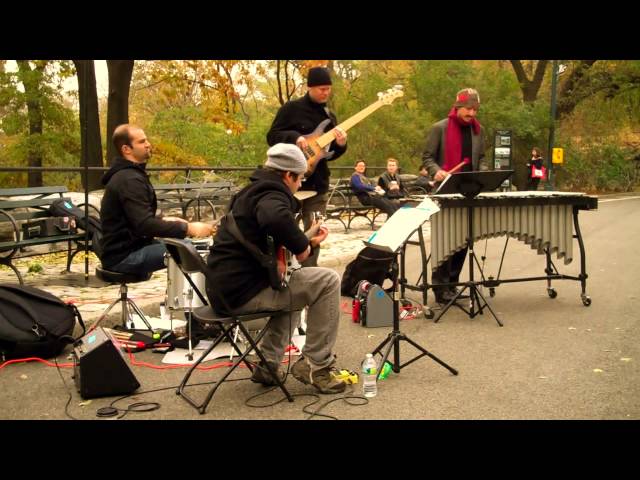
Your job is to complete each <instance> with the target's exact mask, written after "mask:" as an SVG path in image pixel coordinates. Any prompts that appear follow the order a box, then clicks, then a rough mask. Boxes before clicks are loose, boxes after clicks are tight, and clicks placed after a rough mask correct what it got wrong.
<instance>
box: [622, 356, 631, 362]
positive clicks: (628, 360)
mask: <svg viewBox="0 0 640 480" xmlns="http://www.w3.org/2000/svg"><path fill="white" fill-rule="evenodd" d="M620 361H621V362H630V361H631V359H630V358H629V357H622V358H621V359H620Z"/></svg>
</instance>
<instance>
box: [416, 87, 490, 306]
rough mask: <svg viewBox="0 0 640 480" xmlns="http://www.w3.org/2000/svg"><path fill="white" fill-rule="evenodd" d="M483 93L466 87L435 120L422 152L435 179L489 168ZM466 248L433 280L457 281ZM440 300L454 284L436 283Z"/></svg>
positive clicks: (451, 291) (450, 293) (449, 295)
mask: <svg viewBox="0 0 640 480" xmlns="http://www.w3.org/2000/svg"><path fill="white" fill-rule="evenodd" d="M479 108H480V95H478V92H477V91H476V90H474V89H473V88H464V89H462V90H460V91H459V92H458V93H457V95H456V101H455V103H454V104H453V107H452V108H451V111H450V112H449V115H448V116H447V118H445V119H444V120H440V121H439V122H437V123H435V124H434V125H433V127H431V130H430V132H429V135H428V137H427V146H426V148H425V151H424V153H423V155H422V165H423V168H425V169H426V170H427V172H428V173H429V175H430V176H431V177H432V178H433V179H434V180H435V181H436V182H442V181H443V180H444V179H445V178H446V177H447V176H448V175H449V172H450V171H452V170H453V171H455V172H465V171H476V170H488V169H489V167H488V165H487V162H486V160H485V158H484V135H483V128H482V126H481V125H480V123H479V122H478V121H477V120H476V115H477V114H478V109H479ZM466 255H467V249H466V248H463V249H462V250H460V251H459V252H456V253H455V254H453V255H452V256H451V257H450V258H449V260H448V261H446V262H444V263H443V264H442V265H441V266H440V267H439V268H438V269H437V270H436V271H434V273H433V277H432V280H431V281H432V283H433V284H439V283H458V281H459V278H460V272H461V271H462V267H463V265H464V259H465V258H466ZM433 291H434V294H435V297H436V301H437V302H438V303H448V302H449V300H451V299H452V298H453V297H454V296H455V295H456V289H455V287H434V289H433Z"/></svg>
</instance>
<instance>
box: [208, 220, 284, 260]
mask: <svg viewBox="0 0 640 480" xmlns="http://www.w3.org/2000/svg"><path fill="white" fill-rule="evenodd" d="M220 223H222V224H223V225H224V226H225V227H226V228H227V230H228V231H229V233H230V234H231V235H233V237H234V238H235V239H236V240H237V241H238V242H240V244H241V245H242V246H243V247H244V248H246V249H247V250H248V251H249V253H250V254H251V255H252V256H253V257H254V258H255V259H256V260H257V261H258V262H259V263H260V265H262V266H263V267H265V268H268V267H270V266H271V265H272V264H273V258H272V257H271V256H269V255H266V254H264V253H263V252H262V251H261V250H260V249H259V248H258V247H257V246H255V245H254V244H253V243H251V242H249V241H248V240H247V239H246V238H245V237H244V235H243V234H242V232H241V231H240V229H239V228H238V224H237V223H236V219H235V218H234V217H233V212H229V213H227V214H226V215H225V216H224V217H222V220H221V221H220Z"/></svg>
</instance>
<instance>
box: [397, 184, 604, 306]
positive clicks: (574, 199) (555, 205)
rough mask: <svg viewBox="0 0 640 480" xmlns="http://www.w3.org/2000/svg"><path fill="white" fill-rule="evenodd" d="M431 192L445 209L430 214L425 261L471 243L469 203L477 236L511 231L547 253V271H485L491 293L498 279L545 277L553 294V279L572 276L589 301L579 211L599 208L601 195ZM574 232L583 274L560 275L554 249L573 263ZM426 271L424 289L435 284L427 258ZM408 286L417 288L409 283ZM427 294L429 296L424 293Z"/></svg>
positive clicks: (483, 281) (434, 260)
mask: <svg viewBox="0 0 640 480" xmlns="http://www.w3.org/2000/svg"><path fill="white" fill-rule="evenodd" d="M422 198H424V197H422ZM429 198H431V199H432V200H434V201H436V202H437V203H438V205H439V207H440V209H441V210H440V211H439V212H437V213H435V214H434V215H433V216H432V217H431V219H430V221H431V254H430V257H429V258H428V259H427V263H428V262H429V261H430V262H431V269H432V270H435V269H436V268H438V267H439V266H440V265H442V263H443V262H445V261H447V260H448V259H449V257H451V255H453V254H454V253H455V252H457V251H459V250H461V249H463V248H465V247H466V246H467V239H468V236H469V217H468V214H469V212H468V209H469V208H470V207H471V208H473V218H472V222H473V226H472V229H473V241H474V242H476V241H479V240H483V239H489V238H494V237H499V236H507V237H509V238H514V239H517V240H519V241H522V242H524V243H525V244H527V245H530V246H531V248H532V249H533V250H535V251H536V252H537V253H538V254H541V255H546V258H547V268H546V269H545V273H546V276H538V277H528V278H518V279H500V278H499V274H498V278H496V279H494V278H492V277H489V278H488V279H487V278H485V277H484V275H483V274H482V272H481V279H479V280H478V281H477V283H478V284H479V285H482V286H485V287H489V288H490V292H491V296H493V295H494V293H495V292H494V288H495V287H496V286H498V285H499V284H500V283H508V282H521V281H532V280H547V282H548V284H547V289H548V293H549V296H551V297H552V298H554V297H555V296H556V292H555V290H554V289H553V288H551V280H557V279H569V280H577V281H580V282H581V284H582V294H581V298H582V302H583V303H584V305H586V306H588V305H590V304H591V299H590V298H589V297H588V296H587V295H586V279H587V273H586V255H585V250H584V242H583V240H582V235H581V233H580V226H579V224H578V212H579V211H580V210H595V209H597V208H598V199H597V197H594V196H589V195H586V194H584V193H574V192H546V191H544V192H543V191H540V192H534V191H529V192H491V193H481V194H479V195H478V196H476V197H474V198H471V199H467V198H465V197H463V196H462V195H458V194H455V195H433V196H430V197H429ZM574 230H575V234H574ZM574 238H575V239H577V241H578V246H579V249H580V274H579V275H578V276H577V277H573V276H568V275H561V274H560V273H559V272H558V270H557V269H556V268H555V265H553V262H552V261H551V254H553V253H555V254H556V256H557V258H559V259H563V260H564V263H565V265H566V264H569V263H571V261H572V260H573V239H574ZM507 241H508V239H507ZM505 250H506V244H505ZM423 257H424V254H423ZM503 259H504V252H503ZM501 267H502V261H501V265H500V268H501ZM423 277H424V283H423V284H422V285H420V287H421V289H423V290H424V291H425V292H426V289H428V288H430V287H432V285H429V284H428V283H427V282H426V268H425V262H424V261H423ZM407 287H409V288H410V289H414V290H418V289H419V288H415V287H414V286H410V285H407ZM423 299H424V301H426V295H424V298H423Z"/></svg>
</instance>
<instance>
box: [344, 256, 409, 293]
mask: <svg viewBox="0 0 640 480" xmlns="http://www.w3.org/2000/svg"><path fill="white" fill-rule="evenodd" d="M394 256H395V254H393V253H388V252H383V251H382V250H377V249H375V248H372V247H365V248H363V249H362V250H360V252H359V253H358V256H357V257H356V258H355V259H354V260H353V261H351V262H350V263H349V264H348V265H347V267H346V268H345V270H344V273H343V274H342V283H341V285H340V293H342V295H344V296H345V297H355V296H356V293H357V290H358V284H359V283H360V281H361V280H367V281H369V283H375V284H376V285H380V286H382V284H383V283H384V281H385V279H387V278H388V279H389V280H391V281H392V282H395V281H396V278H397V276H398V275H397V273H396V274H395V275H393V272H392V270H391V264H392V263H393V257H394ZM394 277H396V278H394Z"/></svg>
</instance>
